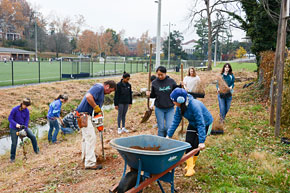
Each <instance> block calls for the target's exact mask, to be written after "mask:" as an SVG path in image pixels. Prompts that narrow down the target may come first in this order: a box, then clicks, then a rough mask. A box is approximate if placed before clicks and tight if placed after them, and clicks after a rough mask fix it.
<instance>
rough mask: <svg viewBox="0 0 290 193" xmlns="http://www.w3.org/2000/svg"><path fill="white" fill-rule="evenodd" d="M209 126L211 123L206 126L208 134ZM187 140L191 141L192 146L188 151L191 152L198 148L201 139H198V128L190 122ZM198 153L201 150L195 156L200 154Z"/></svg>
mask: <svg viewBox="0 0 290 193" xmlns="http://www.w3.org/2000/svg"><path fill="white" fill-rule="evenodd" d="M208 128H209V125H208V126H206V127H205V130H206V131H205V133H206V134H207V131H208ZM185 141H186V142H188V143H190V145H191V148H189V149H187V150H186V153H188V152H190V151H191V150H193V149H196V148H198V144H199V140H198V132H197V128H194V127H193V126H191V125H190V124H188V126H187V131H186V137H185ZM198 155H199V151H198V152H197V153H196V154H195V155H194V156H198Z"/></svg>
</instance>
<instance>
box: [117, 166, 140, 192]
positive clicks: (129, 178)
mask: <svg viewBox="0 0 290 193" xmlns="http://www.w3.org/2000/svg"><path fill="white" fill-rule="evenodd" d="M137 177H138V171H130V172H128V173H127V174H126V175H125V177H123V178H122V179H121V181H120V183H119V186H118V189H117V190H118V191H117V192H118V193H124V192H126V191H128V190H130V189H131V188H133V187H134V186H135V185H136V182H137ZM141 179H142V178H141ZM140 182H141V180H140ZM139 192H142V191H139Z"/></svg>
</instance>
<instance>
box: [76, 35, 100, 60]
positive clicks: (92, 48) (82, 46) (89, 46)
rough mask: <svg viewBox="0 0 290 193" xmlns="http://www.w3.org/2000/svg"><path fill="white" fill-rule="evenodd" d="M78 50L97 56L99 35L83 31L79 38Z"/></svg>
mask: <svg viewBox="0 0 290 193" xmlns="http://www.w3.org/2000/svg"><path fill="white" fill-rule="evenodd" d="M78 49H79V50H80V52H81V53H84V54H90V55H91V56H93V55H94V54H96V53H97V50H98V43H97V34H95V33H94V32H93V31H91V30H85V31H83V33H82V35H81V36H80V37H79V41H78Z"/></svg>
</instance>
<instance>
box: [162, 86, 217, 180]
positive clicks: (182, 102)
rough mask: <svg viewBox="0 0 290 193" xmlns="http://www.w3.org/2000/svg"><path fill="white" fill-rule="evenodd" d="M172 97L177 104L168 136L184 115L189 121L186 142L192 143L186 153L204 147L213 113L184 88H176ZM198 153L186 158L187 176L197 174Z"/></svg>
mask: <svg viewBox="0 0 290 193" xmlns="http://www.w3.org/2000/svg"><path fill="white" fill-rule="evenodd" d="M170 98H171V100H172V101H173V103H174V105H176V111H175V114H174V119H173V122H172V125H171V126H170V128H169V129H168V131H167V138H171V137H172V136H173V134H174V132H175V130H176V128H177V127H178V125H179V123H180V121H181V118H182V116H183V117H185V118H186V119H187V120H188V122H189V124H188V126H187V131H186V142H188V143H190V144H191V148H189V149H187V150H186V153H188V152H190V151H191V150H193V149H196V148H197V147H200V149H204V148H205V144H204V142H205V139H206V135H207V132H208V129H209V128H210V126H211V124H212V122H213V117H212V115H211V114H210V112H209V111H208V110H207V108H206V107H205V105H204V104H203V103H202V102H201V101H199V100H196V99H194V98H193V97H192V96H191V95H190V94H187V92H186V91H185V90H184V89H183V88H176V89H174V90H173V91H172V93H171V94H170ZM198 155H199V152H198V153H196V154H195V155H194V156H193V157H191V158H189V159H188V160H186V164H187V166H186V167H185V169H186V170H187V172H186V174H185V176H192V175H194V174H195V171H194V167H195V162H196V160H197V157H198Z"/></svg>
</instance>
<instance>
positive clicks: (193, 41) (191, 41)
mask: <svg viewBox="0 0 290 193" xmlns="http://www.w3.org/2000/svg"><path fill="white" fill-rule="evenodd" d="M196 42H197V41H196V40H190V41H188V42H185V43H183V44H182V45H188V44H190V43H196Z"/></svg>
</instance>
